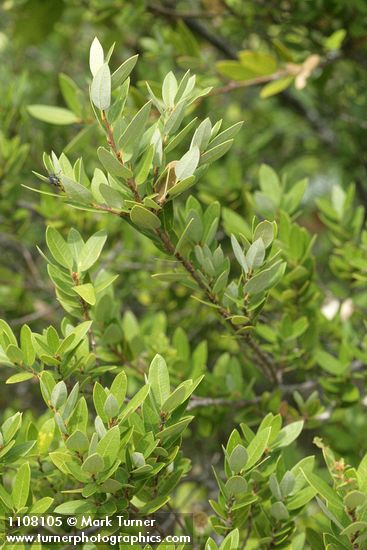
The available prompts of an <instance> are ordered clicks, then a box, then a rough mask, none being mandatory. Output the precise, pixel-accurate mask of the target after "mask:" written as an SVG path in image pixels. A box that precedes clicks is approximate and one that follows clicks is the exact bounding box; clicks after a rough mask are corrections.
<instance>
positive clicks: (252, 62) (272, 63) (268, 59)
mask: <svg viewBox="0 0 367 550" xmlns="http://www.w3.org/2000/svg"><path fill="white" fill-rule="evenodd" d="M238 57H239V58H240V61H241V65H243V66H244V67H246V68H247V69H248V70H249V71H252V72H253V74H254V76H265V75H270V74H272V73H274V72H275V71H276V70H277V62H276V59H275V57H273V56H272V55H270V54H268V53H265V52H259V51H251V50H243V51H242V52H240V53H239V55H238Z"/></svg>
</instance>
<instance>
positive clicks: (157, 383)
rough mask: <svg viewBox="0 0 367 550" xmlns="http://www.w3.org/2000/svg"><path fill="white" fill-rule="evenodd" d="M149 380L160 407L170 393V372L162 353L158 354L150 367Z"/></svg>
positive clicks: (155, 399)
mask: <svg viewBox="0 0 367 550" xmlns="http://www.w3.org/2000/svg"><path fill="white" fill-rule="evenodd" d="M148 382H149V384H150V389H151V393H152V395H153V399H154V401H155V403H156V405H157V408H158V409H160V408H161V406H162V404H163V403H164V402H165V401H166V400H167V399H168V397H169V394H170V382H169V373H168V368H167V365H166V362H165V360H164V359H163V357H162V356H161V355H158V354H157V355H156V356H155V357H154V359H153V361H152V362H151V364H150V367H149V375H148Z"/></svg>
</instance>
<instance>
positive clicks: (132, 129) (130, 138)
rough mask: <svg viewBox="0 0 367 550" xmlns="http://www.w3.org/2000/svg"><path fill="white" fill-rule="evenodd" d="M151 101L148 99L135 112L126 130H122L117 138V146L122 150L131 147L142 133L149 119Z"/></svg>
mask: <svg viewBox="0 0 367 550" xmlns="http://www.w3.org/2000/svg"><path fill="white" fill-rule="evenodd" d="M151 106H152V103H151V101H148V103H146V104H145V105H143V107H142V108H141V109H140V111H138V112H137V113H136V115H135V116H134V118H133V119H132V121H131V122H130V124H129V125H128V127H127V128H126V130H125V131H124V132H123V134H122V135H121V137H120V139H119V146H120V147H121V148H122V150H123V151H125V150H126V148H127V147H129V148H131V147H132V145H134V144H135V143H136V142H137V141H139V140H140V138H141V137H142V135H143V132H144V129H145V126H146V124H147V122H148V119H149V114H150V109H151Z"/></svg>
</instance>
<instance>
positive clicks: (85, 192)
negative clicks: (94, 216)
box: [62, 176, 94, 204]
mask: <svg viewBox="0 0 367 550" xmlns="http://www.w3.org/2000/svg"><path fill="white" fill-rule="evenodd" d="M62 185H63V187H64V189H65V193H66V194H67V196H68V197H70V198H71V199H73V200H75V201H80V202H84V203H88V204H89V203H93V202H94V199H93V195H92V193H91V192H90V191H89V189H87V188H86V187H84V185H81V184H80V183H78V182H76V181H74V180H72V179H70V178H68V177H67V176H62Z"/></svg>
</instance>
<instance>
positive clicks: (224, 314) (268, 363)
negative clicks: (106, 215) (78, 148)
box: [101, 111, 281, 384]
mask: <svg viewBox="0 0 367 550" xmlns="http://www.w3.org/2000/svg"><path fill="white" fill-rule="evenodd" d="M101 114H102V120H103V124H104V126H105V128H106V131H107V136H108V137H107V141H108V143H109V145H110V147H111V149H112V151H113V153H114V155H115V157H116V159H117V160H118V161H119V162H120V163H121V164H123V161H122V157H121V152H120V151H119V150H118V148H117V146H116V143H115V140H114V136H113V129H112V127H111V126H110V124H109V122H108V120H107V118H106V115H105V113H104V111H102V113H101ZM128 185H129V187H130V189H131V191H132V192H133V194H134V197H135V200H136V202H138V203H140V204H142V202H143V201H142V198H141V196H140V193H139V191H138V187H137V185H136V182H135V180H134V179H132V178H131V179H130V180H129V181H128ZM104 210H105V209H104ZM107 211H108V210H107ZM112 213H113V214H116V213H117V212H116V211H113V212H112ZM121 214H122V213H120V214H119V215H121ZM154 233H155V235H156V236H157V237H158V238H159V240H160V241H161V243H162V244H163V246H164V248H165V250H166V251H167V253H168V254H170V255H172V256H174V257H175V258H176V259H177V260H178V262H179V263H180V264H181V265H182V266H183V267H184V269H185V270H186V271H187V272H188V273H189V275H190V277H191V278H192V279H193V280H194V281H195V282H196V284H197V285H198V287H199V288H200V289H201V290H202V291H203V292H204V294H205V296H206V297H207V299H208V300H209V301H210V303H212V304H213V305H214V306H215V307H216V310H217V311H218V313H219V315H220V316H221V318H222V319H223V320H224V321H226V322H227V323H228V324H229V325H230V327H231V329H232V331H233V332H234V333H235V334H236V335H237V336H238V338H239V339H240V343H242V344H246V346H245V349H247V348H250V349H251V350H252V352H253V361H254V363H255V364H256V365H257V367H258V368H259V369H260V371H261V372H262V373H263V374H264V375H265V376H266V377H267V378H269V379H270V380H271V381H272V382H273V383H275V384H279V383H280V381H281V372H280V371H279V370H278V369H277V368H276V365H275V363H274V361H273V359H272V358H271V357H270V356H269V355H268V354H267V353H265V352H264V351H263V350H262V349H261V348H260V346H259V345H258V344H257V342H256V341H255V340H254V339H253V338H252V336H251V335H250V334H249V333H248V332H247V331H246V332H244V330H246V329H247V326H246V325H244V324H242V325H235V324H234V323H233V321H232V319H231V317H232V314H231V313H230V312H229V311H228V310H227V309H225V308H224V307H223V306H222V305H221V303H220V302H219V300H218V298H217V296H216V295H215V294H214V293H213V292H212V290H211V288H210V287H209V286H208V284H207V283H206V281H204V280H203V279H202V277H201V275H200V274H199V273H198V272H197V271H196V269H195V267H194V266H193V264H192V263H191V262H190V261H189V260H187V259H186V258H185V257H184V256H182V255H181V254H180V252H179V251H177V250H176V247H175V245H174V244H173V243H172V241H171V239H170V237H169V235H168V234H167V233H166V232H165V231H162V230H161V229H156V230H155V231H154ZM241 331H243V332H241Z"/></svg>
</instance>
